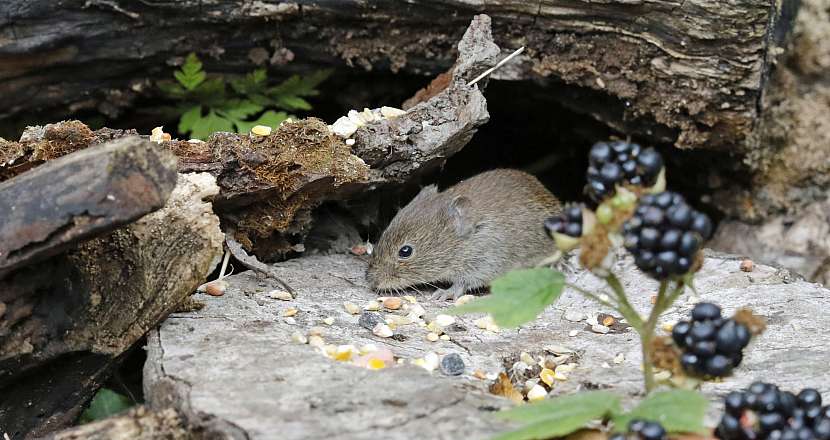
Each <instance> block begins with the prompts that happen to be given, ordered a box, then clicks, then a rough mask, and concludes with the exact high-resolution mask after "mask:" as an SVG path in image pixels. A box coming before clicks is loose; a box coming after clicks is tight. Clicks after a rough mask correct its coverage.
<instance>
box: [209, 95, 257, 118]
mask: <svg viewBox="0 0 830 440" xmlns="http://www.w3.org/2000/svg"><path fill="white" fill-rule="evenodd" d="M261 111H262V106H261V105H259V104H257V103H255V102H252V101H249V100H244V99H243V100H238V99H235V100H232V101H228V103H227V105H226V106H224V107H223V108H222V109H221V110H218V113H220V114H221V115H222V116H225V117H226V118H228V119H245V118H247V117H248V116H251V115H253V114H256V113H259V112H261Z"/></svg>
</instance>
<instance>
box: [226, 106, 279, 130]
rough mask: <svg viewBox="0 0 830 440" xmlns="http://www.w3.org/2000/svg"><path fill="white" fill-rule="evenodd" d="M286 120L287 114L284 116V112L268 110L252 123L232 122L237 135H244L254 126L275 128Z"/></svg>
mask: <svg viewBox="0 0 830 440" xmlns="http://www.w3.org/2000/svg"><path fill="white" fill-rule="evenodd" d="M286 119H288V114H286V113H285V112H275V111H273V110H268V111H267V112H265V113H263V114H262V116H260V117H259V118H257V119H256V120H254V121H234V123H235V124H236V132H237V133H240V134H246V133H249V132H250V131H251V128H253V126H255V125H267V126H269V127H271V128H277V127H279V126H280V124H281V123H282V121H284V120H286Z"/></svg>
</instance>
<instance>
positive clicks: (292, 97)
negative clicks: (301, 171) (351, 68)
mask: <svg viewBox="0 0 830 440" xmlns="http://www.w3.org/2000/svg"><path fill="white" fill-rule="evenodd" d="M330 74H331V71H329V70H321V71H318V72H315V73H312V74H311V75H307V76H299V75H294V76H292V77H290V78H288V79H286V80H285V81H283V82H281V83H279V84H277V85H269V81H268V74H267V72H266V71H265V69H256V70H254V71H253V72H251V73H249V74H247V75H245V76H243V77H241V78H225V77H224V76H221V75H211V76H208V74H207V73H206V72H205V71H204V70H203V69H202V62H201V61H199V58H198V57H197V56H196V54H194V53H191V54H190V55H188V56H187V58H186V59H185V62H184V64H183V65H182V67H181V69H179V70H177V71H175V72H173V76H174V78H175V81H165V82H160V83H159V84H158V85H159V88H160V89H161V90H162V91H163V92H164V93H165V94H166V95H167V96H168V97H170V98H171V99H173V100H176V101H179V102H180V104H178V105H177V106H176V113H177V114H178V115H180V117H179V124H178V131H179V132H180V133H181V134H183V135H189V136H190V137H192V138H196V139H206V138H207V137H208V136H209V135H210V134H211V133H213V132H217V131H228V132H237V133H248V132H249V131H250V130H251V127H253V126H255V125H267V126H270V127H277V126H279V125H280V123H281V122H282V121H284V120H286V119H288V118H289V117H292V115H291V114H289V113H287V112H292V111H298V110H302V111H306V110H311V104H310V103H309V102H308V101H307V100H306V99H305V98H307V97H309V96H316V95H318V94H319V92H318V90H317V87H318V86H319V85H320V83H322V82H323V81H325V80H326V78H328V77H329V75H330Z"/></svg>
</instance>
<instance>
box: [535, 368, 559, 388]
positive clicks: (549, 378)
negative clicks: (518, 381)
mask: <svg viewBox="0 0 830 440" xmlns="http://www.w3.org/2000/svg"><path fill="white" fill-rule="evenodd" d="M555 375H556V373H554V371H553V370H551V369H549V368H542V371H541V372H539V378H540V379H542V382H544V383H545V384H547V386H552V385H553V379H554V376H555Z"/></svg>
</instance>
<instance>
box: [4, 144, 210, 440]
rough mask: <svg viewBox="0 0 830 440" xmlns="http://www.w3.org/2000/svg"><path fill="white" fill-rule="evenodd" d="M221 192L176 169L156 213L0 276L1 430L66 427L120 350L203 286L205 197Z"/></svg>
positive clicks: (205, 178)
mask: <svg viewBox="0 0 830 440" xmlns="http://www.w3.org/2000/svg"><path fill="white" fill-rule="evenodd" d="M83 153H84V152H83V151H82V152H78V153H74V154H72V155H71V156H74V155H75V154H83ZM71 156H69V157H71ZM171 166H172V165H171ZM33 172H34V171H33ZM21 177H24V176H21ZM15 180H16V179H15ZM218 191H219V188H218V187H217V186H216V184H215V178H214V177H213V176H211V175H209V174H205V173H198V174H180V175H179V178H178V182H177V184H176V187H175V189H174V190H173V192H172V194H171V195H170V197H169V199H168V200H167V203H166V204H165V205H164V207H163V208H162V209H160V210H158V211H155V212H153V213H151V214H148V215H145V216H143V217H141V218H140V219H139V220H137V221H135V222H134V223H131V224H129V225H127V226H124V227H122V228H120V229H117V230H115V231H113V232H110V233H109V234H106V235H103V236H99V237H96V238H93V239H91V240H88V241H85V242H83V243H80V244H77V245H76V246H75V247H74V248H72V249H70V250H68V251H66V252H64V253H62V254H59V255H57V256H55V257H52V258H50V259H47V260H45V261H42V262H40V263H37V264H32V265H27V266H25V267H22V268H19V269H17V270H15V271H14V272H12V273H10V274H8V275H7V276H6V277H5V278H3V279H2V280H0V305H2V308H3V309H4V310H3V311H2V312H3V313H0V427H2V429H4V430H6V431H7V432H8V433H9V434H10V435H11V436H12V438H14V439H18V438H24V435H25V438H29V437H36V436H40V435H45V434H47V433H49V432H52V431H54V430H56V429H61V428H64V427H66V426H67V425H68V424H70V423H72V422H73V421H74V420H75V418H76V417H77V416H78V415H79V413H80V411H81V410H82V409H83V405H84V404H85V403H86V402H87V401H88V400H89V398H91V397H92V395H93V394H94V392H95V391H96V390H97V389H98V388H99V387H100V386H101V384H102V383H103V381H104V380H106V378H107V377H108V375H109V373H110V371H111V369H112V368H113V367H114V366H116V365H118V363H119V360H120V357H121V356H122V354H123V353H124V352H125V351H127V350H128V349H129V348H130V347H133V346H134V345H135V343H136V342H137V341H139V340H140V339H141V337H142V336H143V335H144V334H145V333H146V332H147V331H148V330H149V329H151V328H153V327H154V326H156V325H157V324H158V323H159V322H160V321H161V320H163V319H164V318H165V317H166V316H167V315H168V314H169V313H171V312H172V311H174V310H176V309H177V308H178V307H179V306H180V305H181V304H182V302H183V301H184V300H185V299H186V298H187V297H188V296H189V295H190V294H191V293H192V292H193V291H194V290H195V289H196V287H197V286H199V285H200V284H201V283H203V282H204V280H205V278H206V277H207V275H208V274H209V273H210V272H211V271H212V270H213V268H214V267H215V266H216V264H217V263H218V262H219V260H220V259H221V254H222V242H223V239H224V235H223V234H222V232H221V230H220V229H219V218H218V217H217V216H216V215H215V214H214V213H213V209H212V206H211V204H210V203H209V202H205V201H204V199H207V198H211V197H213V196H215V195H216V193H218Z"/></svg>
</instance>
